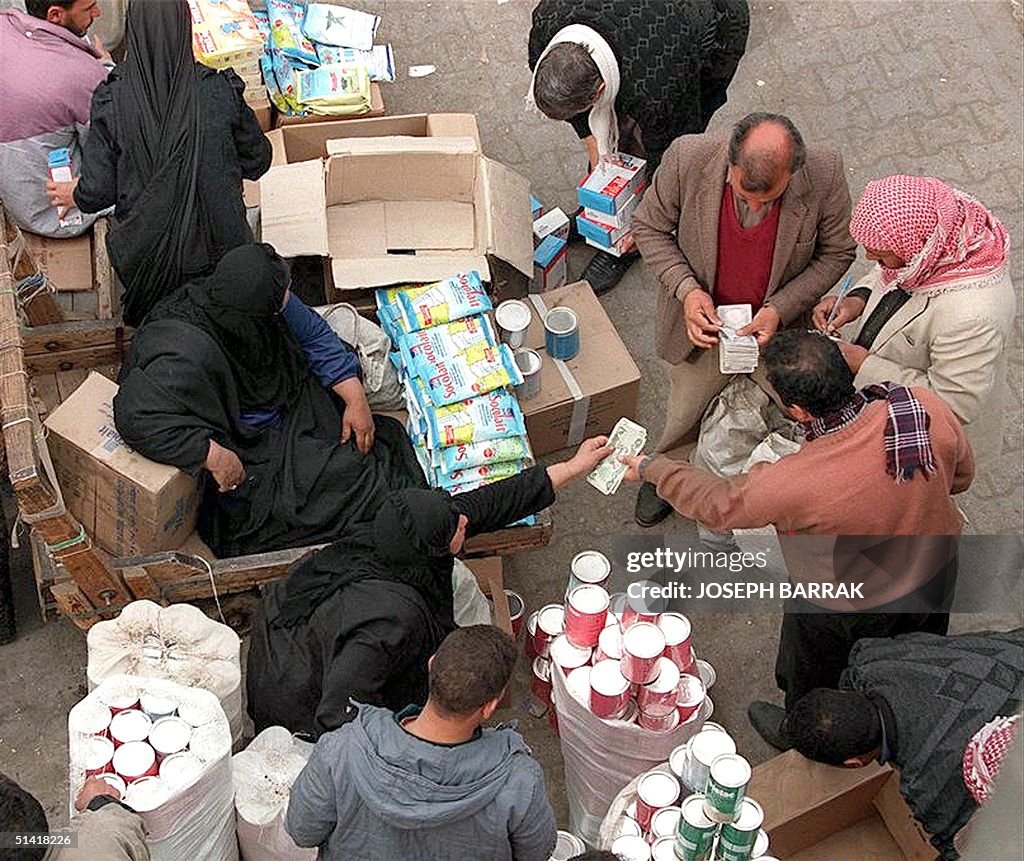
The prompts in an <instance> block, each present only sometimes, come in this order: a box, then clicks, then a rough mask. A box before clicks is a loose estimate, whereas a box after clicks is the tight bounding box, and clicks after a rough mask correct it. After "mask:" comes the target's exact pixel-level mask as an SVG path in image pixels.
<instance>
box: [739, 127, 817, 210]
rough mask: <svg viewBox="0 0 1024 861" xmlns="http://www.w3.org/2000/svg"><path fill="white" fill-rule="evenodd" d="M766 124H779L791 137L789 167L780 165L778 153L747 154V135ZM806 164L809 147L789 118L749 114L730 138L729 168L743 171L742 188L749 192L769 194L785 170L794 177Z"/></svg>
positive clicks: (761, 151) (758, 151) (760, 151)
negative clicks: (793, 174) (744, 147)
mask: <svg viewBox="0 0 1024 861" xmlns="http://www.w3.org/2000/svg"><path fill="white" fill-rule="evenodd" d="M762 123H775V125H777V126H781V127H782V128H783V129H784V130H785V131H786V133H787V134H788V135H789V140H790V143H791V144H792V149H791V151H790V156H789V165H788V167H787V166H786V165H783V164H782V163H781V162H780V161H779V154H778V153H775V152H769V151H765V150H754V151H753V152H744V150H743V144H744V143H745V142H746V140H747V135H749V134H750V132H751V131H753V130H754V129H755V128H757V127H758V126H759V125H761V124H762ZM805 161H807V147H806V146H804V139H803V136H802V135H801V134H800V132H799V131H798V130H797V127H796V126H795V125H793V121H792V120H791V119H790V118H789V117H786V116H783V115H782V114H770V113H767V112H765V111H757V112H756V113H753V114H747V115H746V116H745V117H744V118H743V119H742V120H740V121H739V122H738V123H736V125H735V126H733V130H732V137H731V138H729V164H731V165H735V166H736V167H738V168H739V169H740V172H741V174H742V178H741V179H740V184H741V185H742V186H743V188H745V189H746V190H747V191H768V190H769V189H770V188H773V187H774V186H775V184H776V183H777V182H778V181H779V178H780V177H781V175H782V172H783V170H786V169H788V170H789V172H790V173H791V174H792V173H796V172H797V171H798V170H800V168H802V167H803V166H804V162H805Z"/></svg>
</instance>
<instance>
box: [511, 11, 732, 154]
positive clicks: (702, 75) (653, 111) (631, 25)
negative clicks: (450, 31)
mask: <svg viewBox="0 0 1024 861" xmlns="http://www.w3.org/2000/svg"><path fill="white" fill-rule="evenodd" d="M569 24H585V25H586V26H588V27H590V28H591V29H592V30H595V31H597V32H598V33H599V34H600V35H601V36H602V37H603V38H604V40H605V41H606V42H607V43H608V44H609V46H610V47H611V49H612V51H613V52H614V54H615V58H616V59H617V60H618V61H619V79H620V83H619V95H618V98H616V100H615V110H616V113H617V114H618V115H619V118H620V119H622V118H623V117H631V118H632V119H633V120H635V121H636V123H637V125H639V126H640V133H641V136H642V138H643V144H644V149H645V151H646V154H647V159H648V162H649V163H650V164H649V168H650V171H651V172H653V170H654V168H655V167H656V166H657V163H658V162H659V161H660V160H661V156H662V154H663V153H664V152H665V150H666V149H668V145H669V144H670V143H672V141H673V140H674V139H675V138H677V137H679V135H684V134H697V133H699V132H702V131H704V129H705V128H707V125H708V122H709V121H710V120H711V117H712V115H713V114H714V113H715V111H716V110H718V109H719V108H720V107H721V106H722V105H724V104H725V101H726V89H727V88H728V86H729V81H731V80H732V76H733V75H734V74H735V72H736V67H737V66H738V65H739V62H740V58H741V57H742V56H743V52H744V50H745V49H746V45H747V31H748V30H749V28H750V12H749V10H748V9H747V4H746V2H745V0H675V2H670V0H541V2H540V3H538V4H537V8H536V9H534V10H533V26H532V27H531V28H530V47H529V62H530V68H531V69H533V68H534V67H535V66H536V65H537V60H539V59H540V55H541V54H542V53H543V51H544V49H545V48H546V47H547V44H548V42H550V41H551V39H552V38H554V36H555V34H556V33H558V31H559V30H561V29H562V28H563V27H567V26H568V25H569ZM588 114H589V111H585V112H583V113H581V114H578V115H577V116H575V117H573V118H572V119H571V120H570V121H569V122H571V123H572V126H573V128H574V129H576V133H577V134H578V135H579V136H580V137H581V138H585V137H588V136H589V135H590V126H589V125H588V122H587V116H588Z"/></svg>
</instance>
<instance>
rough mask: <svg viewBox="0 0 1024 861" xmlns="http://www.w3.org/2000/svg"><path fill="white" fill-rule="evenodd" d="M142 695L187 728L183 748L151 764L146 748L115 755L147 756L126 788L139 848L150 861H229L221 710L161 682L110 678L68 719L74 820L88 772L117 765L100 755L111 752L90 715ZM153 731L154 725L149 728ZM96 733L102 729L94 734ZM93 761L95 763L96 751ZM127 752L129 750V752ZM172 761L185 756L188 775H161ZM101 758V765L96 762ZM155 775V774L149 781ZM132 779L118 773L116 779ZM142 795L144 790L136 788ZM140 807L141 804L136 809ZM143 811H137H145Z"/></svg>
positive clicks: (227, 754) (232, 852)
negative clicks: (138, 826)
mask: <svg viewBox="0 0 1024 861" xmlns="http://www.w3.org/2000/svg"><path fill="white" fill-rule="evenodd" d="M147 697H152V698H155V699H156V700H158V701H161V702H163V703H167V704H170V705H171V707H172V708H173V709H174V711H176V712H177V717H176V718H175V720H179V719H180V722H184V723H185V724H188V725H189V726H191V727H192V730H191V737H190V738H189V741H188V750H187V751H184V752H183V753H182V754H172V755H170V756H166V757H165V758H164V759H163V761H162V763H160V764H159V765H157V764H156V758H155V754H154V752H153V748H152V747H150V746H149V744H148V743H147V742H144V741H137V742H130V743H126V744H122V745H121V747H120V748H118V752H120V751H122V750H124V749H125V748H128V747H129V746H130V745H135V746H137V747H138V748H139V750H140V751H148V755H149V757H150V760H149V761H148V762H149V765H150V767H149V769H148V770H147V772H146V773H147V774H152V775H154V776H151V777H149V776H147V777H145V778H143V779H138V780H135V782H134V783H129V791H128V799H127V801H128V803H129V804H132V805H133V806H134V807H135V809H136V810H138V811H139V814H140V815H141V816H142V820H143V824H144V826H145V829H146V844H147V846H148V847H149V852H150V858H152V861H181V859H203V861H237V859H238V842H237V840H236V838H235V814H234V803H233V796H234V787H233V786H232V783H231V731H230V730H229V728H228V721H227V718H226V717H225V715H224V710H223V709H222V708H221V707H220V703H219V702H218V701H217V698H216V697H215V696H214V695H213V694H211V693H210V692H209V691H204V690H200V689H198V688H188V687H185V686H184V685H179V684H175V683H174V682H170V681H167V680H166V679H156V678H142V677H139V676H128V675H114V676H110V677H109V678H107V679H105V680H104V681H103V682H102V683H101V684H100V685H99V687H97V688H96V690H94V691H93V692H92V693H90V694H89V695H88V696H87V697H86V698H85V699H84V700H82V701H81V702H79V703H78V704H77V705H75V706H74V708H72V709H71V712H70V713H69V715H68V754H69V769H68V788H69V792H70V794H69V798H68V802H69V805H70V807H71V812H72V815H74V798H75V796H77V795H78V792H79V791H80V790H81V788H82V784H83V783H84V782H85V778H86V775H87V773H88V774H105V773H111V772H113V771H115V770H116V769H117V767H118V766H119V765H120V767H121V768H122V770H124V768H125V766H124V765H123V764H122V763H123V762H124V761H125V759H127V758H126V757H122V759H121V762H119V758H118V756H119V754H117V755H114V756H113V759H112V760H111V759H109V758H107V757H106V755H105V754H103V751H104V750H107V751H109V752H110V753H111V754H113V753H114V749H113V744H112V743H111V742H110V740H109V739H107V738H104V737H102V736H101V735H98V734H96V732H97V728H98V727H99V724H100V723H102V721H100V722H97V721H96V717H97V715H99V714H100V713H103V712H105V713H106V715H107V719H108V720H109V715H110V712H111V711H112V709H117V708H121V707H127V706H130V705H133V704H134V705H142V704H143V703H144V702H145V701H146V699H147ZM154 726H155V724H154ZM99 732H102V730H99ZM97 750H99V751H100V753H101V755H100V756H99V757H98V758H97V757H96V756H95V753H96V751H97ZM134 752H135V751H132V753H134ZM174 757H181V758H187V759H188V760H189V762H190V763H191V773H189V774H188V775H187V777H184V778H182V777H181V771H179V772H178V775H177V779H174V778H172V777H171V775H169V774H164V772H165V771H167V770H168V769H167V767H166V766H167V763H168V762H176V761H177V760H175V759H174ZM104 759H106V761H105V762H104V761H102V760H104ZM158 770H159V772H160V774H161V775H163V776H156V772H157V771H158ZM131 776H135V775H127V774H122V777H131ZM144 789H145V790H147V791H146V792H144V791H143V790H144ZM143 801H145V802H148V803H143ZM149 807H151V809H144V808H149Z"/></svg>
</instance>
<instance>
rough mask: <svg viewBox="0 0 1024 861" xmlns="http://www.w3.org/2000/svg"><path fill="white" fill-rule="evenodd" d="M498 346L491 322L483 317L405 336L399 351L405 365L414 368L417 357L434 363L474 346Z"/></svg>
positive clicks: (402, 337)
mask: <svg viewBox="0 0 1024 861" xmlns="http://www.w3.org/2000/svg"><path fill="white" fill-rule="evenodd" d="M497 343H498V342H497V339H496V338H495V337H494V329H493V328H491V323H490V321H489V320H488V319H487V317H485V316H484V315H482V314H481V315H479V316H477V317H465V318H463V319H462V320H456V321H455V322H453V323H445V324H444V325H443V326H432V327H431V328H429V329H420V330H419V331H417V332H409V333H408V334H404V335H402V336H401V337H400V338H399V339H398V350H399V354H400V355H401V362H402V365H403V366H404V367H405V368H407V369H411V368H412V367H413V365H414V362H415V360H416V359H417V358H423V359H424V360H425V361H427V362H432V361H436V360H437V359H448V358H451V357H452V356H455V355H457V354H458V353H462V352H465V351H467V350H469V349H471V348H472V347H493V346H495V345H496V344H497Z"/></svg>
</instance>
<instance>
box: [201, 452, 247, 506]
mask: <svg viewBox="0 0 1024 861" xmlns="http://www.w3.org/2000/svg"><path fill="white" fill-rule="evenodd" d="M206 468H207V469H208V470H209V471H210V475H212V476H213V478H214V480H215V481H216V482H217V487H218V488H220V492H221V493H229V492H230V491H232V490H237V489H238V485H240V484H241V483H242V482H244V481H245V467H244V466H242V461H241V460H239V458H238V455H237V454H235V453H234V452H233V451H231V449H229V448H224V446H222V445H220V444H219V443H216V442H214V441H213V440H212V439H211V440H210V450H209V452H208V453H207V455H206Z"/></svg>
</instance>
